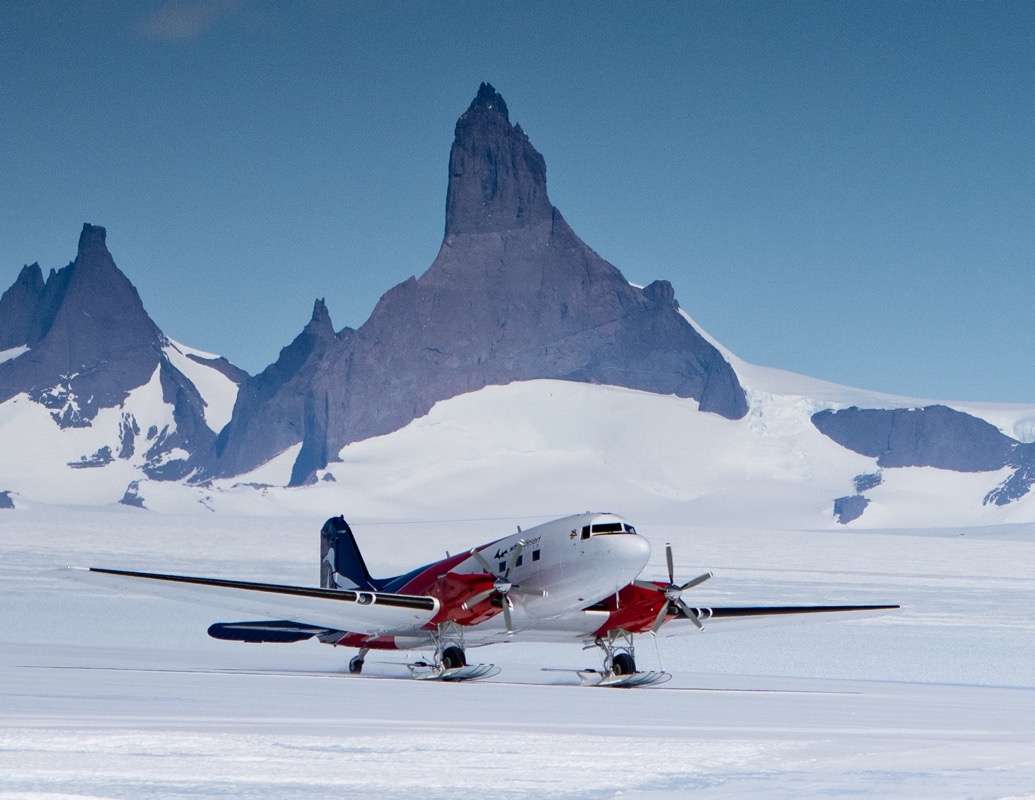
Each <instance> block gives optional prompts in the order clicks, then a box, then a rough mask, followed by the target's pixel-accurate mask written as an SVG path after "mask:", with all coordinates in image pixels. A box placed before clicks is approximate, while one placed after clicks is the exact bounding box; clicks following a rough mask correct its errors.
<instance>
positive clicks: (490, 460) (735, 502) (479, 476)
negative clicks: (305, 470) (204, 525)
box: [138, 380, 1035, 529]
mask: <svg viewBox="0 0 1035 800" xmlns="http://www.w3.org/2000/svg"><path fill="white" fill-rule="evenodd" d="M845 391H846V392H847V391H850V390H845ZM750 396H751V398H752V403H751V409H750V411H749V413H748V415H747V417H745V418H744V419H742V420H727V419H723V418H721V417H718V416H716V415H714V414H702V413H700V412H699V411H698V410H697V404H696V402H695V401H693V400H687V399H681V398H676V397H671V396H662V395H654V394H650V393H647V392H639V391H635V390H631V389H623V388H617V387H608V386H594V385H589V384H580V383H571V382H566V381H547V380H542V381H527V382H520V383H512V384H509V385H507V386H494V387H487V388H485V389H482V390H481V391H478V392H473V393H470V394H467V395H461V396H459V397H455V398H453V399H451V400H447V401H444V402H441V403H438V404H437V405H436V406H435V407H434V408H432V410H431V412H430V413H429V414H428V415H427V416H425V417H422V418H420V419H417V420H415V421H414V422H412V423H411V424H410V425H408V426H407V427H406V428H404V429H402V430H400V431H397V432H395V433H393V434H389V435H386V436H381V437H377V438H374V439H368V440H366V441H362V442H357V443H355V444H352V445H349V446H347V447H345V448H344V449H343V450H342V451H341V452H340V454H339V459H340V460H339V461H336V462H334V463H332V464H330V465H329V467H328V468H327V469H326V470H323V471H321V473H320V478H321V480H318V481H317V482H316V483H315V484H314V485H310V486H306V487H295V488H284V487H285V484H286V483H287V480H288V478H289V476H290V472H291V465H292V463H293V461H294V458H295V455H296V453H295V448H291V449H289V450H287V451H285V452H284V453H282V454H281V455H280V456H278V457H277V458H275V459H272V460H271V461H269V462H267V463H266V464H265V465H263V466H262V467H260V468H259V469H257V470H255V471H253V472H252V473H249V474H247V475H243V476H239V477H237V478H233V479H225V480H220V481H214V482H211V483H209V484H206V485H205V486H204V487H190V486H185V485H180V484H170V483H164V482H155V481H146V482H141V483H140V485H139V489H138V492H139V495H140V497H141V499H142V502H143V503H144V505H145V506H146V507H147V508H151V509H154V510H157V511H162V512H166V513H176V512H180V511H184V510H186V509H188V508H189V507H191V506H193V507H195V508H197V509H199V510H202V509H214V510H217V511H222V512H225V513H245V514H282V513H290V514H302V515H310V514H315V515H317V516H319V515H321V514H323V515H328V516H329V515H331V514H338V513H342V512H345V513H347V514H350V515H352V516H357V515H358V516H360V517H378V518H389V519H391V518H396V519H399V518H405V519H413V518H419V517H421V516H428V517H433V518H442V517H443V516H453V515H455V516H457V517H463V518H467V517H500V516H502V517H511V516H516V517H521V516H522V515H524V516H527V515H529V514H532V515H543V516H550V515H552V514H560V513H566V511H567V510H570V509H571V508H615V509H618V508H620V509H622V510H623V511H624V512H625V513H628V514H633V515H635V516H636V517H637V518H638V519H646V520H650V519H657V518H659V517H664V518H680V519H685V520H686V521H687V524H688V525H715V526H748V527H762V528H765V527H779V528H788V527H792V528H808V529H814V528H831V527H837V526H838V523H837V520H836V518H835V516H834V513H833V503H834V499H835V498H838V497H841V496H845V495H849V494H851V493H852V492H854V491H855V479H856V477H857V476H859V475H866V474H871V473H873V472H874V470H875V469H876V468H875V466H874V460H873V459H872V458H868V457H866V456H862V455H859V454H857V453H853V452H852V451H850V450H847V449H845V448H843V447H840V446H839V445H837V444H836V443H835V442H833V441H832V440H831V439H829V438H827V437H826V436H824V435H822V434H821V433H820V432H819V430H817V429H816V427H815V426H814V425H813V424H812V423H811V415H812V414H813V413H815V411H817V410H819V409H821V408H824V407H827V406H826V405H825V403H824V401H820V400H817V399H815V398H814V397H809V396H807V395H792V394H775V393H765V392H756V391H754V390H753V389H752V390H750ZM296 447H297V446H296ZM1002 477H1003V476H1002V475H999V474H998V473H994V474H988V473H958V472H951V471H947V470H937V469H933V468H915V469H896V470H884V471H883V473H882V481H883V482H882V483H880V484H879V485H876V486H874V487H873V488H870V489H868V490H867V495H868V497H869V500H870V505H869V507H868V508H867V511H866V514H864V515H863V516H862V517H861V518H859V519H858V520H856V521H854V522H853V523H851V524H852V525H853V526H856V527H897V526H917V527H927V526H962V525H985V524H996V523H1002V522H1027V521H1031V520H1033V519H1035V503H1033V502H1032V501H1031V500H1030V498H1024V499H1021V500H1019V501H1017V502H1015V503H1012V504H1010V505H1008V506H1005V507H999V506H993V505H982V498H983V497H984V495H985V494H986V493H987V492H988V490H989V488H990V487H992V486H994V485H995V484H996V482H998V481H999V480H1001V479H1002Z"/></svg>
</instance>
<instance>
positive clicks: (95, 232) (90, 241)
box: [79, 222, 108, 254]
mask: <svg viewBox="0 0 1035 800" xmlns="http://www.w3.org/2000/svg"><path fill="white" fill-rule="evenodd" d="M107 233H108V232H107V231H106V230H105V229H104V228H102V227H101V226H100V225H91V224H90V223H89V222H87V223H84V224H83V231H82V233H80V234H79V253H80V254H82V253H87V252H90V251H92V250H103V251H104V252H105V253H107V252H108V246H107V245H106V244H105V242H104V240H105V238H106V237H107Z"/></svg>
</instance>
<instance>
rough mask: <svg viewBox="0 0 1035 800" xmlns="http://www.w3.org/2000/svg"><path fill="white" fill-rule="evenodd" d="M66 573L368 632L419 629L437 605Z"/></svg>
mask: <svg viewBox="0 0 1035 800" xmlns="http://www.w3.org/2000/svg"><path fill="white" fill-rule="evenodd" d="M67 573H68V577H69V578H72V579H73V580H78V581H85V582H89V583H99V584H103V585H106V586H113V587H115V588H117V589H122V590H124V589H131V590H133V591H137V592H143V593H145V594H152V595H158V596H159V597H168V598H171V599H173V600H187V601H192V602H196V603H202V604H204V605H210V606H214V607H216V608H223V609H230V610H234V611H241V612H244V613H247V614H253V615H256V616H260V617H261V616H264V615H265V616H268V617H269V618H271V619H275V620H276V619H291V620H298V621H299V622H302V623H305V624H306V625H312V626H316V627H321V628H329V629H332V630H341V631H349V632H352V633H360V634H365V635H369V636H376V635H382V634H392V633H403V632H407V631H413V630H415V629H420V628H422V627H423V626H424V625H425V624H426V623H428V622H429V621H430V620H431V619H432V618H433V617H434V616H435V615H436V614H437V613H438V611H439V607H440V604H439V601H438V600H437V599H436V598H434V597H428V596H425V595H407V594H393V593H391V592H367V591H352V590H349V589H311V588H307V587H304V586H283V585H280V584H275V583H252V582H249V581H232V580H224V579H221V578H195V577H190V576H187V575H163V574H158V573H153V572H130V571H126V570H118V569H101V568H99V567H89V568H86V567H68V568H67Z"/></svg>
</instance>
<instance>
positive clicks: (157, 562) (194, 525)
mask: <svg viewBox="0 0 1035 800" xmlns="http://www.w3.org/2000/svg"><path fill="white" fill-rule="evenodd" d="M633 521H634V522H635V520H633ZM679 523H680V521H679V520H672V524H671V525H668V526H643V525H641V526H640V527H641V532H642V533H644V534H645V535H646V536H648V538H650V539H651V540H652V542H653V543H654V549H655V553H654V556H653V557H652V561H651V564H650V566H649V567H648V574H650V575H652V576H660V575H661V574H662V572H663V569H664V567H663V563H662V562H663V558H664V556H663V543H664V542H665V541H671V542H672V543H673V547H674V549H675V555H676V571H677V574H679V575H682V574H690V573H691V572H694V573H696V572H697V571H700V569H701V568H704V567H707V568H711V569H713V570H714V571H715V573H716V575H715V578H714V579H713V580H712V581H709V582H708V584H706V585H705V586H702V587H700V588H698V589H695V590H692V591H693V594H694V602H695V603H699V604H702V605H704V604H752V603H755V602H788V603H799V602H813V601H814V602H840V601H843V600H858V601H860V602H881V601H890V602H901V603H904V604H906V605H907V606H908V607H907V608H906V609H904V610H903V611H902V612H900V613H896V614H891V615H888V616H883V617H876V618H870V619H862V620H850V621H844V622H831V623H826V624H803V625H775V626H755V627H749V628H745V629H744V630H729V631H726V632H723V631H722V630H721V629H720V626H718V625H714V626H710V627H709V629H708V630H707V631H705V633H704V634H699V635H690V636H686V637H679V638H671V639H659V640H657V642H656V643H655V642H653V641H652V640H651V639H650V638H649V637H646V638H643V639H642V640H641V641H640V642H639V644H638V650H637V659H638V662H639V663H640V664H641V666H642V668H646V669H650V668H657V667H659V666H663V667H664V668H666V669H668V670H669V671H671V672H673V673H674V678H673V680H672V681H671V682H670V683H668V684H665V685H664V686H660V687H652V688H647V689H635V690H607V689H587V688H582V687H580V686H577V685H574V684H575V678H574V676H573V675H570V674H567V673H558V672H542V671H541V669H540V668H541V667H544V666H549V667H559V668H576V667H586V666H598V663H597V661H598V656H597V654H596V652H592V651H588V652H583V651H581V649H580V647H579V645H578V644H577V643H573V644H572V645H570V646H560V645H549V646H546V645H525V644H511V645H500V646H494V647H489V648H483V649H477V650H474V649H472V650H470V651H469V657H470V658H471V660H472V661H476V660H477V661H486V662H492V663H496V664H499V665H500V666H501V667H502V668H503V671H502V673H501V674H500V675H499V676H498V677H497V678H494V679H491V680H489V681H486V682H482V683H472V684H461V685H453V684H435V683H423V682H417V681H413V680H410V679H409V678H406V677H405V674H406V673H405V670H404V669H403V667H402V666H400V664H401V662H403V661H404V660H405V659H406V656H405V655H403V654H395V653H387V654H384V653H372V654H371V655H370V656H369V657H368V661H367V670H366V672H365V674H364V675H363V676H362V677H356V676H351V675H348V674H347V673H346V671H345V664H346V662H347V659H348V657H349V656H350V655H351V654H352V651H348V650H337V649H334V648H330V647H325V646H322V645H319V644H317V643H314V642H304V643H301V644H296V645H286V646H277V645H259V646H245V645H240V644H235V643H231V642H217V641H214V640H211V639H209V638H208V637H207V636H206V634H205V628H206V627H207V626H208V625H209V624H210V623H211V622H214V621H217V620H219V619H222V617H220V614H219V612H218V611H212V610H211V609H206V608H201V607H197V606H192V605H188V604H183V603H177V602H170V601H168V600H161V599H158V598H153V597H147V596H133V595H128V594H127V595H124V596H118V595H116V594H115V593H113V592H110V591H109V590H107V589H105V588H103V587H92V586H83V585H80V584H76V583H72V582H69V581H66V580H63V579H60V578H59V577H57V574H56V573H54V572H51V570H54V569H56V568H58V567H62V566H64V565H66V564H79V565H104V566H114V567H127V568H143V569H160V570H168V571H174V572H181V573H185V574H206V575H223V576H232V577H240V578H244V579H250V578H260V579H269V580H276V581H282V582H289V583H302V584H312V583H314V582H315V580H316V574H317V566H316V565H317V561H318V559H317V552H318V541H317V536H318V534H317V531H318V528H319V520H316V519H300V518H261V519H260V518H243V517H225V516H220V515H213V516H212V517H210V518H207V519H205V520H204V521H200V520H199V519H198V518H197V517H189V518H188V517H170V516H160V515H156V514H149V513H147V512H140V511H136V510H131V509H118V510H112V511H97V510H82V511H81V512H74V513H72V512H69V511H67V510H66V511H63V512H57V511H52V510H44V509H41V510H38V511H32V512H8V513H5V514H4V515H3V516H0V554H2V559H0V608H2V609H3V614H2V615H0V798H3V800H13V799H14V798H31V799H32V800H57V798H61V800H70V799H71V798H77V799H78V800H83V798H141V797H147V798H183V797H229V796H233V797H235V798H250V797H263V798H266V797H278V798H299V800H304V799H308V798H332V797H334V798H340V797H343V796H355V797H364V798H375V800H379V799H380V798H397V797H415V798H416V797H420V798H431V799H432V800H436V799H437V798H454V797H456V796H458V795H461V796H470V797H482V796H495V797H503V798H612V797H622V798H639V799H640V800H642V799H643V798H666V800H671V798H740V797H764V798H832V797H896V798H932V799H933V798H947V797H973V798H1028V799H1029V800H1030V798H1035V666H1033V665H1035V630H1033V629H1035V621H1033V619H1032V617H1033V614H1032V611H1033V610H1035V558H1033V556H1035V526H1032V527H1028V526H1019V527H1012V528H1010V529H1008V530H1002V531H997V530H990V529H984V530H974V529H970V530H961V529H954V530H951V531H937V530H926V531H893V532H892V531H869V532H837V533H830V532H825V533H824V532H797V531H782V532H772V531H765V530H749V529H719V528H707V529H693V528H688V527H686V526H685V525H682V524H679ZM529 524H531V521H530V522H529ZM356 527H357V536H358V537H359V539H360V542H361V545H362V546H363V547H364V550H365V551H366V552H367V554H368V561H369V563H370V564H371V566H372V568H374V567H375V566H376V568H377V569H375V570H374V571H375V572H387V571H389V570H395V571H402V570H403V569H406V568H408V567H411V566H413V565H414V564H416V563H419V562H420V561H422V560H429V559H432V558H435V557H437V556H438V554H439V553H440V552H441V551H442V550H444V549H447V548H452V549H453V550H456V549H457V548H459V547H463V546H465V545H467V546H470V545H473V544H476V543H480V542H481V541H486V540H489V539H491V538H494V536H496V535H500V534H503V533H506V532H508V531H509V530H510V528H511V525H510V523H487V522H468V523H456V522H454V523H438V524H434V523H428V524H424V525H410V526H408V525H405V524H403V523H394V524H389V525H372V524H367V525H362V524H359V525H357V526H356ZM961 534H962V535H961ZM230 617H233V618H234V619H236V618H237V617H236V616H235V615H233V614H230V615H229V616H228V617H227V619H229V618H230Z"/></svg>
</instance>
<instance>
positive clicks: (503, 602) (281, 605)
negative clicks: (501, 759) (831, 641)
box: [68, 512, 899, 687]
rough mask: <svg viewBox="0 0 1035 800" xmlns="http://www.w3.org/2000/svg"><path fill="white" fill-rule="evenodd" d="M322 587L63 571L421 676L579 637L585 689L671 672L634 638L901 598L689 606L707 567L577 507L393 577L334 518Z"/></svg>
mask: <svg viewBox="0 0 1035 800" xmlns="http://www.w3.org/2000/svg"><path fill="white" fill-rule="evenodd" d="M320 541H321V548H320V587H319V588H307V587H301V586H284V585H280V584H267V583H254V582H246V581H236V580H226V579H221V578H201V577H190V576H185V575H167V574H160V573H150V572H132V571H126V570H118V569H107V568H101V567H90V568H83V567H69V568H68V575H69V577H72V578H74V579H77V580H87V581H91V582H100V583H104V584H108V585H114V586H116V587H117V588H119V589H125V588H126V587H127V585H129V586H130V587H132V588H133V589H134V590H135V591H143V592H147V593H152V594H158V595H160V596H164V597H172V598H175V599H190V600H194V601H196V602H201V603H204V604H208V605H212V606H217V607H220V608H225V609H232V610H237V611H240V612H242V613H249V614H252V615H253V616H258V617H262V618H263V619H260V620H257V621H244V622H218V623H215V624H213V625H212V626H211V627H210V628H209V629H208V633H209V635H210V636H212V637H214V638H216V639H223V640H231V641H240V642H279V643H288V642H298V641H303V640H306V639H312V638H313V637H315V638H316V639H318V640H319V641H320V642H323V643H325V644H330V645H333V646H335V647H341V646H343V647H350V648H356V649H358V653H357V654H356V655H355V656H354V657H353V658H352V659H351V660H350V662H349V672H351V673H353V674H359V673H361V672H362V670H363V666H364V663H365V659H366V657H367V654H368V653H369V652H370V651H371V650H419V651H425V652H431V651H433V652H434V659H433V661H431V662H428V661H424V660H419V661H416V662H414V663H412V664H409V665H408V666H409V669H410V672H411V674H412V676H413V677H415V678H419V679H422V680H444V681H467V680H476V679H481V678H488V677H491V676H493V675H496V674H498V673H499V671H500V669H499V668H498V667H497V666H495V665H493V664H468V662H467V655H466V651H467V649H468V648H471V647H479V646H483V645H490V644H496V643H500V642H512V641H534V642H569V643H582V644H583V645H584V649H591V648H593V647H597V648H599V649H600V650H601V651H602V653H603V665H602V668H601V669H585V670H573V671H574V672H576V673H577V674H578V676H579V680H580V681H581V682H582V684H583V685H588V686H615V687H631V686H646V685H652V684H657V683H662V682H664V681H666V680H668V679H669V678H670V677H671V675H669V674H668V673H666V672H662V671H655V670H649V671H644V672H641V671H638V670H637V666H636V660H635V648H634V637H636V636H642V635H649V634H662V635H673V634H678V633H683V632H691V631H695V630H703V629H704V626H705V623H706V622H711V621H721V620H729V619H745V618H753V617H758V618H764V617H787V616H791V615H820V614H839V615H843V614H846V613H852V612H856V613H867V612H869V613H883V612H887V611H892V610H894V609H897V608H899V606H897V605H827V606H822V605H816V606H745V607H710V608H709V607H695V606H692V605H690V604H688V603H687V602H686V601H685V600H684V599H683V592H685V591H687V590H689V589H692V588H694V587H697V586H700V585H701V584H702V583H704V582H705V581H707V580H709V579H710V578H711V577H712V573H711V572H705V573H702V574H700V575H698V576H696V577H694V578H691V579H690V580H687V581H684V582H680V583H677V582H676V578H675V575H674V569H673V557H672V548H671V545H667V546H666V548H665V558H666V564H667V567H668V574H667V580H644V579H643V578H641V577H640V575H641V573H642V571H643V569H644V568H645V567H646V565H647V562H648V561H649V559H650V556H651V545H650V542H649V541H648V540H647V539H646V538H644V537H643V536H642V535H640V534H639V533H637V531H636V528H635V527H634V526H633V525H632V524H630V522H629V521H628V520H626V519H625V518H623V517H621V516H618V515H616V514H610V513H591V512H587V513H585V514H577V515H574V516H569V517H564V518H562V519H557V520H554V521H552V522H547V523H544V524H542V525H538V526H536V527H534V528H530V529H528V530H526V531H522V530H521V528H520V527H519V528H518V530H517V532H516V533H514V534H511V535H509V536H505V537H503V538H501V539H497V540H495V541H492V542H489V543H488V544H483V545H480V546H478V547H475V548H472V549H470V550H465V551H463V552H461V553H458V554H456V555H451V556H448V557H447V558H444V559H442V560H440V561H436V562H434V563H432V564H426V565H424V566H421V567H418V568H417V569H414V570H412V571H410V572H407V573H405V574H403V575H397V576H395V577H391V578H374V577H371V575H370V573H369V571H368V570H367V566H366V563H365V562H364V560H363V556H362V554H361V553H360V550H359V546H358V545H357V543H356V537H355V535H354V534H353V532H352V529H351V528H350V527H349V524H348V523H347V522H346V521H345V518H344V517H342V516H339V517H332V518H331V519H329V520H327V522H326V523H325V524H324V525H323V528H322V530H321V532H320Z"/></svg>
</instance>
